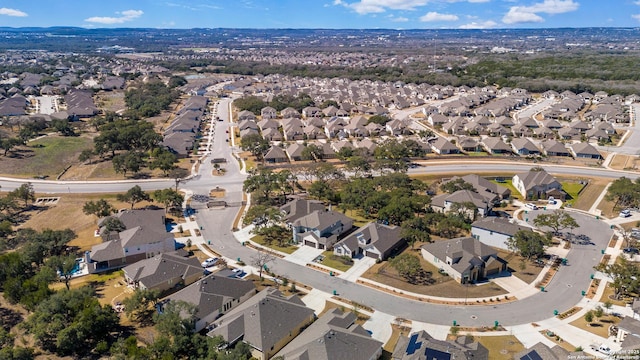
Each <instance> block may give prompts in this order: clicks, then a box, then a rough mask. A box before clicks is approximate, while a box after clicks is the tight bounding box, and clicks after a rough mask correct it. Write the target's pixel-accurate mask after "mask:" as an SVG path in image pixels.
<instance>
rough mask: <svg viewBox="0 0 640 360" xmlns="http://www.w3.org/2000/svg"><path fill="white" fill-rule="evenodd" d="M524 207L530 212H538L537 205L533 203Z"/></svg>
mask: <svg viewBox="0 0 640 360" xmlns="http://www.w3.org/2000/svg"><path fill="white" fill-rule="evenodd" d="M524 207H525V208H527V209H529V210H538V207H537V206H536V204H533V203H526V204H524Z"/></svg>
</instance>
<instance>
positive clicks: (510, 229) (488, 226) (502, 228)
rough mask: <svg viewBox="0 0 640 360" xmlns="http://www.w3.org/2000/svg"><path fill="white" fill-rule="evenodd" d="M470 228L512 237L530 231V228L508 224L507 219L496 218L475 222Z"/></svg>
mask: <svg viewBox="0 0 640 360" xmlns="http://www.w3.org/2000/svg"><path fill="white" fill-rule="evenodd" d="M471 226H472V227H475V228H478V229H484V230H488V231H493V232H495V233H498V234H503V235H507V236H513V235H515V233H517V232H518V231H520V230H531V228H528V227H525V226H520V225H517V224H514V223H511V222H509V220H507V219H503V218H497V217H487V218H482V219H480V220H477V221H475V222H474V223H473V224H471Z"/></svg>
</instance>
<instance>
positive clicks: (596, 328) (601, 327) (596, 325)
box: [571, 315, 620, 338]
mask: <svg viewBox="0 0 640 360" xmlns="http://www.w3.org/2000/svg"><path fill="white" fill-rule="evenodd" d="M619 322H620V318H619V317H616V316H611V315H605V316H603V317H601V318H600V319H598V320H596V317H595V316H594V317H593V321H592V322H591V325H588V324H587V321H586V320H585V319H584V316H583V317H581V318H579V319H577V320H574V321H572V322H571V325H573V326H575V327H577V328H580V329H582V330H586V331H588V332H590V333H592V334H595V335H598V336H601V337H603V338H608V337H609V326H611V325H616V324H617V323H619Z"/></svg>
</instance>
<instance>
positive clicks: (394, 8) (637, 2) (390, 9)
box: [0, 0, 640, 29]
mask: <svg viewBox="0 0 640 360" xmlns="http://www.w3.org/2000/svg"><path fill="white" fill-rule="evenodd" d="M0 26H8V27H49V26H78V27H86V28H115V27H131V28H196V27H199V28H330V29H375V28H385V29H504V28H560V27H640V0H609V1H604V0H231V1H229V0H188V1H187V0H136V1H131V0H110V1H82V2H81V1H78V0H56V1H50V0H30V1H16V0H0Z"/></svg>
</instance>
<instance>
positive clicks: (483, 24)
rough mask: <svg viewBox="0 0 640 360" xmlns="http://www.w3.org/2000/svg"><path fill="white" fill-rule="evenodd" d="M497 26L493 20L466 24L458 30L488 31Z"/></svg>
mask: <svg viewBox="0 0 640 360" xmlns="http://www.w3.org/2000/svg"><path fill="white" fill-rule="evenodd" d="M496 25H498V23H497V22H495V21H493V20H487V21H481V22H476V21H473V22H470V23H468V24H464V25H462V26H460V29H490V28H492V27H495V26H496Z"/></svg>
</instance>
